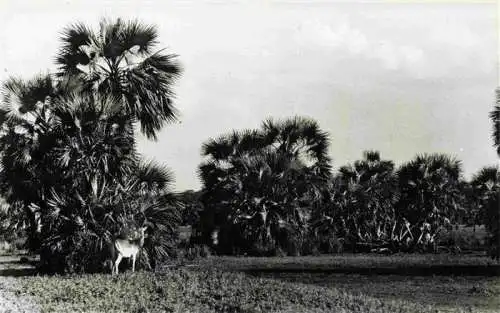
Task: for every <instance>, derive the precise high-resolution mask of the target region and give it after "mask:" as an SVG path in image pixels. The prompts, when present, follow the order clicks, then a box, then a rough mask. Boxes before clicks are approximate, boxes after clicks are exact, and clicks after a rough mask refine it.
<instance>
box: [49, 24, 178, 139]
mask: <svg viewBox="0 0 500 313" xmlns="http://www.w3.org/2000/svg"><path fill="white" fill-rule="evenodd" d="M157 38H158V33H157V30H156V28H155V27H154V26H151V25H143V24H141V23H140V22H138V21H136V20H134V21H128V22H126V21H123V20H121V19H117V20H115V21H110V20H105V19H103V20H101V22H100V25H99V29H98V30H97V31H94V30H92V29H90V28H89V27H87V26H86V25H85V24H82V23H76V24H73V25H71V26H69V27H67V28H66V29H65V30H64V31H63V33H62V36H61V41H62V46H61V48H60V49H59V52H58V56H57V58H56V62H57V64H58V65H59V72H58V74H59V76H63V77H64V76H72V77H78V78H79V79H81V80H82V81H83V82H84V85H85V89H86V90H88V91H90V92H91V93H92V94H101V95H106V96H110V95H112V96H114V97H115V98H116V99H119V100H120V104H121V107H122V109H123V111H124V113H125V114H126V115H128V116H130V117H131V118H133V119H135V120H137V121H139V122H140V125H141V130H142V132H143V133H144V134H145V135H146V136H147V137H148V138H156V136H157V133H158V131H160V130H161V128H162V127H163V125H164V123H165V122H171V121H174V120H175V119H176V118H177V115H176V110H175V108H174V106H173V103H172V97H173V96H174V93H173V90H172V85H173V83H174V82H175V80H176V79H177V78H178V77H179V75H180V73H181V68H180V66H179V64H178V63H177V62H176V61H175V58H176V55H174V54H166V53H164V50H158V51H156V50H155V46H156V44H157Z"/></svg>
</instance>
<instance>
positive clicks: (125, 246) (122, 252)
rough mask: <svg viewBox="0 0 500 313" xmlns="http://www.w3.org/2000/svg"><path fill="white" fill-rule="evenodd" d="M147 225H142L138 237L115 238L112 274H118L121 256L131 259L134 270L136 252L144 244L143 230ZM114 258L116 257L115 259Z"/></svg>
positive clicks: (137, 252) (133, 269)
mask: <svg viewBox="0 0 500 313" xmlns="http://www.w3.org/2000/svg"><path fill="white" fill-rule="evenodd" d="M146 229H147V227H142V228H141V229H140V230H139V232H140V235H139V238H135V239H116V240H115V241H114V242H113V248H114V249H113V251H114V253H113V261H114V263H113V269H112V274H115V273H116V274H118V266H120V262H121V261H122V259H123V258H131V259H132V272H134V271H135V260H136V259H137V254H139V250H140V249H141V248H142V246H143V245H144V232H145V231H146ZM115 258H116V259H115Z"/></svg>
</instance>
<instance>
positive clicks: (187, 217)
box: [177, 190, 203, 226]
mask: <svg viewBox="0 0 500 313" xmlns="http://www.w3.org/2000/svg"><path fill="white" fill-rule="evenodd" d="M177 197H178V199H179V201H180V203H181V204H182V214H181V221H182V222H181V224H182V225H190V226H195V225H197V224H198V223H199V220H200V213H201V212H202V211H203V204H202V203H201V191H193V190H187V191H184V192H181V193H179V194H178V195H177Z"/></svg>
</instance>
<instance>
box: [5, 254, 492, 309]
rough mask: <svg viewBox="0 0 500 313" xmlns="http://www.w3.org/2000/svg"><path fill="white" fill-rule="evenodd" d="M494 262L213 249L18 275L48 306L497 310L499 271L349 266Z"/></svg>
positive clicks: (20, 290) (26, 290)
mask: <svg viewBox="0 0 500 313" xmlns="http://www.w3.org/2000/svg"><path fill="white" fill-rule="evenodd" d="M433 265H441V266H451V267H455V266H465V267H475V268H480V269H486V268H493V267H494V266H495V264H494V263H493V262H492V261H491V260H490V259H488V258H486V257H484V256H477V255H469V256H455V255H394V256H378V255H339V256H321V257H286V258H237V257H211V258H208V259H202V260H199V261H197V262H194V263H192V264H179V263H177V264H171V266H169V267H166V268H164V269H162V270H161V271H159V272H157V273H148V272H140V273H135V274H132V273H130V272H128V273H125V274H121V275H120V276H118V277H117V276H114V277H113V276H111V275H106V274H98V275H78V276H64V277H61V276H52V277H50V276H31V277H29V276H28V277H22V278H18V279H17V282H18V284H17V286H16V287H11V288H13V289H12V290H11V291H12V292H15V293H17V294H18V295H19V296H26V295H29V296H31V297H33V298H34V300H36V302H37V303H38V304H39V305H40V307H41V309H42V312H247V313H249V312H318V313H319V312H346V313H347V312H373V313H381V312H390V313H397V312H401V313H403V312H423V313H425V312H488V313H493V312H498V311H499V310H500V277H498V276H497V277H494V276H488V275H475V276H456V275H451V276H449V275H447V276H442V275H437V274H434V275H430V276H414V275H398V274H390V275H376V274H359V273H356V272H354V273H349V274H347V273H339V272H337V270H339V269H346V268H349V269H350V270H356V269H357V270H358V271H361V272H362V270H363V269H369V268H378V269H380V268H388V269H392V270H396V271H397V270H404V269H406V268H423V267H432V266H433Z"/></svg>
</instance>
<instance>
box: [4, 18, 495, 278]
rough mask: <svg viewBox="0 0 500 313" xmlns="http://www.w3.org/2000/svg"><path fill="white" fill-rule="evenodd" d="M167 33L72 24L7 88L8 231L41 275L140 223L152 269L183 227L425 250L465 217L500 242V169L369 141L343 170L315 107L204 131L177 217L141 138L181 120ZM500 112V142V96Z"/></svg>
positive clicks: (319, 245) (94, 260)
mask: <svg viewBox="0 0 500 313" xmlns="http://www.w3.org/2000/svg"><path fill="white" fill-rule="evenodd" d="M156 39H157V32H156V29H155V28H154V27H152V26H145V25H143V24H141V23H139V22H138V21H128V22H125V21H123V20H120V19H118V20H114V21H110V20H102V21H101V23H100V25H99V27H98V29H97V30H93V29H91V28H89V27H87V26H86V25H84V24H74V25H71V26H69V27H68V28H66V29H65V30H64V32H63V33H62V36H61V46H60V49H59V51H58V53H57V57H56V63H57V65H58V69H57V71H56V72H55V73H51V74H47V75H38V76H36V77H34V78H33V79H30V80H22V79H18V78H11V79H8V80H7V81H6V82H4V84H3V97H2V102H1V105H0V127H1V129H0V194H1V196H2V198H3V200H5V202H6V203H7V205H2V208H1V211H0V217H1V218H2V219H3V221H2V223H1V225H0V226H1V229H2V230H3V231H7V230H8V231H11V232H12V233H15V232H16V231H19V230H23V231H25V233H26V236H27V237H28V246H29V248H30V249H31V250H33V251H38V252H39V253H40V256H41V269H42V270H44V271H47V272H61V271H63V272H72V271H93V270H100V269H102V266H103V264H104V261H105V259H106V253H105V251H106V250H107V246H108V245H109V244H110V243H111V242H112V240H113V239H114V238H115V237H116V236H117V235H120V234H121V235H123V236H126V235H127V233H130V232H132V231H131V229H138V228H142V227H144V226H147V238H146V242H145V245H144V247H145V249H144V252H145V253H142V254H141V255H142V264H143V265H145V266H155V265H156V264H157V262H161V261H162V260H163V259H164V258H165V257H167V255H168V252H169V249H171V248H172V245H173V244H174V243H173V238H174V237H175V228H176V226H177V225H178V223H181V222H183V223H188V224H192V225H196V227H197V229H198V231H200V232H201V233H202V235H204V236H205V237H206V238H210V237H211V235H212V234H213V233H214V231H216V232H217V233H218V244H217V247H216V248H217V249H218V250H219V252H221V253H238V252H243V253H260V254H263V253H269V254H278V253H288V254H299V253H310V252H314V251H313V250H315V249H316V250H318V251H325V252H332V251H333V250H337V251H338V250H340V248H341V247H352V248H353V249H354V250H356V249H360V247H361V248H362V247H368V248H370V249H372V248H373V247H378V248H382V249H389V250H391V251H401V250H405V251H414V250H415V249H426V248H428V247H430V246H432V243H433V242H435V238H436V236H438V233H439V232H440V231H441V230H442V229H443V228H444V227H448V225H451V224H453V223H455V222H458V221H460V220H461V219H462V220H463V219H464V218H467V219H472V220H473V221H474V223H482V222H486V224H487V227H488V230H489V232H490V233H491V234H492V238H493V242H496V243H498V242H499V241H500V240H498V238H499V236H498V232H499V227H498V224H499V223H498V219H499V214H498V194H499V192H500V189H499V179H498V170H497V169H496V168H493V167H491V168H485V169H483V170H481V171H480V172H479V173H478V174H477V175H476V176H474V178H473V179H472V181H470V182H467V181H464V179H463V178H462V175H461V171H462V170H461V164H460V162H459V161H457V160H455V159H453V158H451V157H449V156H447V155H441V154H433V155H420V156H417V157H416V158H415V159H413V160H411V161H409V162H407V163H405V164H403V165H401V166H399V167H396V166H395V165H394V163H393V162H392V161H388V160H382V159H381V157H380V155H379V153H378V152H375V151H368V152H366V153H365V154H364V157H363V159H362V160H359V161H356V162H354V163H353V164H350V165H346V166H343V167H341V168H340V169H339V170H338V171H337V172H336V173H333V172H332V165H331V160H330V158H329V155H328V148H329V144H330V141H329V135H328V134H327V133H326V132H324V131H322V130H321V129H320V127H319V125H318V123H317V122H316V121H314V120H312V119H310V118H304V117H294V118H289V119H285V120H273V119H268V120H266V121H264V122H263V124H262V127H260V128H259V129H255V130H243V131H233V132H231V133H229V134H226V135H222V136H220V137H219V138H215V139H211V140H209V141H207V142H206V143H205V144H204V145H203V147H202V155H203V156H204V158H205V159H204V161H203V162H202V164H201V165H200V167H199V173H200V178H201V180H202V182H203V189H202V191H201V193H199V194H184V196H186V197H187V198H189V199H190V200H188V201H187V204H188V205H186V201H184V214H179V212H180V208H181V207H182V203H181V201H180V200H179V197H177V196H176V195H174V194H173V192H172V184H173V177H172V173H171V172H170V171H169V170H168V169H167V168H166V167H164V166H161V165H159V164H156V163H155V162H154V161H147V160H144V159H142V158H141V156H140V155H139V154H138V153H137V149H136V142H135V136H134V135H135V130H136V129H140V131H141V132H142V133H143V134H145V135H146V136H147V137H148V138H150V139H156V136H157V134H158V132H159V131H160V130H161V129H162V127H163V126H164V125H165V124H166V123H169V122H172V121H175V120H176V110H175V107H174V106H173V101H172V99H173V96H174V94H173V91H172V86H173V84H174V83H175V81H176V79H177V78H178V77H179V75H180V73H181V68H180V66H179V64H178V63H177V61H176V56H175V55H172V54H166V53H165V52H164V51H163V50H159V51H158V50H155V48H156ZM499 99H500V97H499ZM499 101H500V100H499ZM491 119H492V121H493V123H494V127H495V128H494V139H495V146H496V147H498V146H499V144H500V126H499V125H500V107H499V105H498V102H497V106H495V109H494V111H493V112H492V113H491ZM499 149H500V148H499ZM498 151H499V155H500V150H498ZM186 197H185V198H186ZM464 212H465V213H464ZM5 221H7V222H5ZM497 251H500V249H499V250H497Z"/></svg>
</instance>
